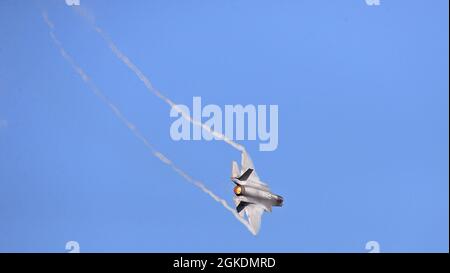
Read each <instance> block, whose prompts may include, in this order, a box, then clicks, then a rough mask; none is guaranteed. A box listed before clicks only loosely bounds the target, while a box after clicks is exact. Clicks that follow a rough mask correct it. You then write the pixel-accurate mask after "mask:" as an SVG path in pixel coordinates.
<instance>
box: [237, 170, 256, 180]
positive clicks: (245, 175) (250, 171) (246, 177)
mask: <svg viewBox="0 0 450 273" xmlns="http://www.w3.org/2000/svg"><path fill="white" fill-rule="evenodd" d="M252 172H253V169H247V170H246V171H245V173H243V174H242V175H241V176H239V177H238V178H237V179H238V180H240V181H246V180H247V179H248V178H249V177H250V175H251V174H252Z"/></svg>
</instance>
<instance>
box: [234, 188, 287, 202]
mask: <svg viewBox="0 0 450 273" xmlns="http://www.w3.org/2000/svg"><path fill="white" fill-rule="evenodd" d="M236 184H237V183H236ZM233 191H234V194H235V195H236V196H244V197H248V198H249V199H250V200H255V201H262V202H264V203H269V204H270V205H271V206H277V207H281V206H282V205H283V197H281V196H280V195H277V194H273V193H272V192H270V191H268V190H266V189H264V188H263V187H259V186H258V185H256V186H254V185H253V184H252V185H251V186H248V185H239V184H237V185H236V186H235V187H234V189H233Z"/></svg>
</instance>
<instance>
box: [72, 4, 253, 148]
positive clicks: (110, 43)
mask: <svg viewBox="0 0 450 273" xmlns="http://www.w3.org/2000/svg"><path fill="white" fill-rule="evenodd" d="M75 10H76V11H77V12H78V14H79V15H80V16H82V17H84V19H86V21H88V23H89V24H90V25H91V26H92V27H93V28H94V30H95V31H96V32H97V33H98V34H99V35H100V36H101V37H102V39H103V40H104V41H105V42H106V43H107V44H108V47H109V48H110V49H111V51H112V52H113V53H114V55H116V57H117V58H118V59H119V60H121V61H122V62H123V63H124V64H125V65H126V66H127V67H128V68H129V69H130V70H131V71H133V73H134V74H136V76H137V77H138V78H139V80H141V81H142V82H143V83H144V85H145V87H146V88H147V90H148V91H150V92H151V93H152V94H154V95H156V96H157V97H158V98H159V99H161V100H162V101H164V102H165V103H167V104H168V105H169V106H170V107H172V108H174V109H175V110H176V111H177V112H179V113H180V114H181V116H182V117H183V118H184V119H185V120H187V121H189V122H190V123H192V124H193V125H195V126H198V127H201V128H203V129H204V130H206V131H207V132H209V133H210V134H212V135H213V136H214V137H215V138H216V139H219V140H223V141H225V142H226V143H228V144H229V145H231V146H232V147H233V148H235V149H237V150H238V151H240V152H244V151H245V148H244V146H242V145H240V144H238V143H236V142H234V141H232V140H231V139H229V138H228V137H226V136H225V135H224V134H222V133H219V132H217V131H214V130H213V129H211V127H209V126H207V125H206V124H203V123H201V121H198V120H194V119H193V118H192V117H191V116H190V115H189V114H187V113H185V112H183V110H182V109H180V108H179V107H178V106H177V104H175V103H174V102H173V101H172V100H170V99H169V98H167V97H166V96H164V95H163V94H162V93H161V92H160V91H159V90H158V89H156V88H155V87H154V86H153V84H152V83H151V81H150V80H149V79H148V77H147V76H145V74H144V73H143V72H142V71H141V70H140V69H139V68H138V67H137V66H136V65H135V64H134V63H133V62H132V61H131V60H130V58H128V57H127V56H126V55H125V54H124V53H123V52H122V51H121V50H120V49H119V48H118V47H117V46H116V44H115V43H114V42H113V41H112V40H111V38H110V37H109V36H108V35H107V34H106V32H105V31H103V30H102V29H101V28H100V27H99V26H97V25H96V23H95V21H94V19H93V17H92V15H90V14H89V13H88V12H87V11H86V10H85V9H84V8H82V7H76V8H75Z"/></svg>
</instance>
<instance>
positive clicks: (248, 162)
mask: <svg viewBox="0 0 450 273" xmlns="http://www.w3.org/2000/svg"><path fill="white" fill-rule="evenodd" d="M241 157H242V158H241V165H242V167H241V171H242V172H245V171H246V170H248V169H253V172H252V173H251V174H250V176H249V177H248V179H247V180H248V183H256V184H259V185H261V186H263V187H265V188H267V190H269V187H268V186H267V184H266V183H263V182H261V180H259V176H258V174H257V173H256V170H255V166H254V165H253V161H252V159H251V158H250V156H249V154H248V153H247V151H243V152H242V156H241Z"/></svg>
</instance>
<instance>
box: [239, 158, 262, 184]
mask: <svg viewBox="0 0 450 273" xmlns="http://www.w3.org/2000/svg"><path fill="white" fill-rule="evenodd" d="M247 169H253V172H252V174H251V175H250V177H249V178H250V179H252V180H259V177H258V175H257V174H256V171H255V166H254V165H253V161H252V159H251V158H250V156H249V155H248V153H247V151H243V152H242V156H241V171H242V172H245V171H246V170H247Z"/></svg>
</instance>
